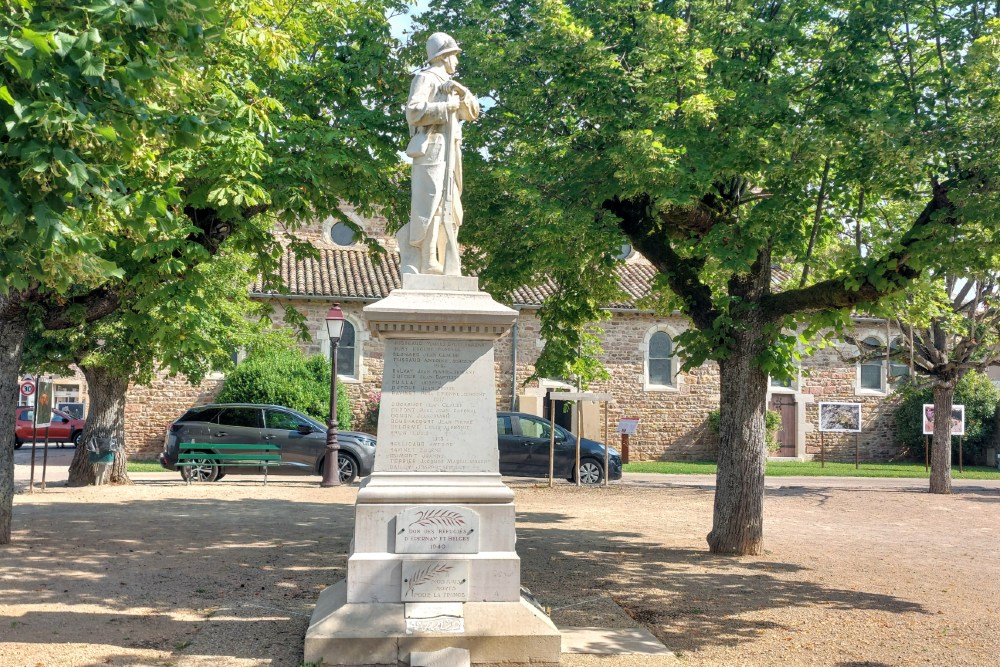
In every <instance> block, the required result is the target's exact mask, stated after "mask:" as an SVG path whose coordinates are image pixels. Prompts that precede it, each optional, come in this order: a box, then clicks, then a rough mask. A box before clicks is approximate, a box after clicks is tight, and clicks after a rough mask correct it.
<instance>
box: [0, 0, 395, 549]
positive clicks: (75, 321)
mask: <svg viewBox="0 0 1000 667" xmlns="http://www.w3.org/2000/svg"><path fill="white" fill-rule="evenodd" d="M399 4H400V2H399V0H384V1H381V0H374V1H373V0H343V1H340V2H334V3H302V2H298V1H297V0H177V1H175V0H143V1H141V2H140V1H137V2H127V3H126V2H119V1H110V2H109V1H108V0H36V1H34V2H32V1H30V0H18V1H15V2H5V3H4V5H3V8H4V10H5V19H4V21H5V30H4V31H3V32H2V33H0V51H2V52H3V53H2V56H3V57H0V117H2V118H3V121H4V127H3V129H2V130H0V134H2V142H0V145H2V146H3V148H2V150H0V198H2V201H3V208H2V210H0V321H2V322H3V323H4V325H5V327H6V328H5V331H4V334H5V335H4V336H3V337H0V390H2V391H4V392H7V393H12V392H13V388H14V385H15V384H16V373H17V370H18V367H19V365H20V355H21V351H22V350H21V348H22V344H23V341H24V337H25V335H26V334H27V332H28V331H29V330H39V329H40V328H45V329H63V328H70V327H75V326H78V325H79V324H81V323H83V322H92V321H95V320H98V319H100V318H101V317H103V316H106V315H108V314H109V313H111V312H114V311H115V310H116V309H118V308H119V306H121V305H122V303H123V300H128V301H129V304H128V306H127V311H128V312H129V313H140V314H142V313H150V312H153V311H154V310H155V309H156V308H157V307H159V305H160V304H166V303H169V304H170V305H171V306H172V307H174V308H176V309H179V310H181V311H186V310H187V309H189V308H193V309H196V310H197V309H202V308H203V306H204V301H205V299H206V298H209V296H210V295H208V296H207V295H206V294H205V293H204V291H203V290H201V289H200V288H199V285H198V278H197V275H196V267H198V266H199V265H201V264H203V263H205V262H208V261H210V260H211V258H212V257H213V256H215V255H217V254H218V253H219V252H220V250H221V249H222V247H223V245H225V247H226V249H227V250H229V251H230V252H246V253H247V254H248V256H249V257H250V258H251V260H252V262H253V264H252V266H250V267H249V269H248V275H247V278H248V279H249V277H250V276H253V275H255V274H260V275H261V277H262V279H263V281H264V283H265V285H266V286H267V287H278V286H279V282H280V281H279V280H278V276H277V267H278V261H279V258H280V256H281V254H282V252H283V251H284V249H285V246H284V245H283V244H282V243H281V242H280V240H279V238H278V236H277V235H276V233H275V225H276V223H277V224H281V225H284V226H285V227H287V228H289V229H292V230H294V227H295V226H296V225H297V224H298V223H299V222H301V221H304V220H310V219H313V218H325V217H327V216H336V217H343V214H342V213H340V211H339V208H338V207H339V206H340V205H341V204H343V203H345V202H346V203H349V204H352V205H354V206H355V207H356V208H357V209H359V210H360V211H362V212H371V211H372V210H374V209H375V208H376V207H379V206H381V207H383V208H382V209H381V210H383V211H384V212H385V213H386V214H387V215H388V216H389V217H390V218H393V217H395V216H397V213H396V212H397V211H398V210H400V207H399V206H396V205H394V203H395V202H396V201H398V200H399V199H400V198H399V197H398V194H399V193H398V190H399V185H398V184H399V174H400V166H399V160H398V156H397V149H398V145H399V143H400V138H401V137H400V133H399V132H398V131H396V129H397V128H396V127H392V126H391V123H392V121H391V120H390V118H391V117H390V116H389V115H388V114H387V111H388V110H389V109H390V108H392V110H395V107H396V99H398V95H399V94H400V92H395V91H401V90H402V89H403V88H404V87H405V83H404V77H402V76H400V75H399V73H398V72H397V67H398V63H397V62H396V60H395V59H394V58H393V56H392V50H393V45H394V44H395V42H394V39H393V38H392V37H391V35H390V34H389V30H388V24H387V21H386V16H385V11H386V9H387V8H393V7H396V6H398V5H399ZM351 224H353V223H351ZM293 247H295V248H297V249H299V250H301V251H303V252H305V251H306V249H305V246H303V245H302V244H293ZM248 281H249V280H248ZM288 312H289V313H291V314H292V315H293V316H294V315H295V313H294V311H288ZM141 316H145V315H141ZM148 334H149V336H150V337H156V336H161V337H162V336H170V335H172V333H171V330H170V328H169V327H167V328H165V329H162V330H160V331H149V332H148ZM179 340H183V339H179ZM187 340H189V341H190V338H188V339H187ZM190 344H193V343H190ZM179 347H182V346H179ZM11 411H12V408H10V409H0V443H2V447H0V474H2V477H0V543H3V542H6V541H7V540H8V539H9V525H10V508H11V505H12V494H13V477H12V475H13V468H12V465H13V464H12V451H13V450H12V446H13V445H12V443H13V431H12V427H11V425H12V423H13V420H12V416H11V414H10V413H11Z"/></svg>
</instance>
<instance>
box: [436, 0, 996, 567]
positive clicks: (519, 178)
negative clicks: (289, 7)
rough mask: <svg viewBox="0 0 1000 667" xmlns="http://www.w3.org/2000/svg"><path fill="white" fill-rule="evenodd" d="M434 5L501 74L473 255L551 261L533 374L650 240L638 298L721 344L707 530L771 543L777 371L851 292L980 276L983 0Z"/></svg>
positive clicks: (989, 124) (476, 134)
mask: <svg viewBox="0 0 1000 667" xmlns="http://www.w3.org/2000/svg"><path fill="white" fill-rule="evenodd" d="M430 7H431V8H430V10H429V12H428V13H426V14H425V15H424V16H423V17H422V22H423V25H424V26H426V28H427V29H428V31H429V30H446V31H449V32H451V33H452V34H454V35H455V36H456V37H457V38H458V40H459V42H460V44H462V46H463V48H464V49H465V53H464V54H463V57H462V64H461V68H462V76H463V79H464V82H465V83H466V84H467V85H468V86H469V88H470V89H471V90H474V91H477V92H478V93H480V94H482V95H485V96H487V97H488V98H489V100H488V103H487V104H485V105H484V108H486V110H485V111H484V113H483V115H482V117H481V119H480V122H478V123H476V124H474V125H471V126H470V127H469V128H468V131H467V134H466V143H467V145H468V146H469V150H467V151H466V155H468V156H469V158H468V160H467V163H466V173H467V174H468V176H467V179H466V188H465V192H466V193H467V194H466V195H465V207H466V209H467V210H469V211H470V215H469V216H468V217H467V220H466V222H465V224H464V225H463V228H462V240H463V241H464V242H465V243H467V244H469V245H471V246H472V247H473V248H475V251H474V252H472V253H471V254H470V255H469V256H467V264H469V265H471V266H472V267H474V268H476V269H477V270H478V271H479V273H480V276H481V278H482V280H483V282H484V284H485V285H487V286H488V287H489V288H490V289H492V290H494V291H495V292H498V293H501V294H503V293H509V292H510V291H511V290H513V289H514V288H515V287H516V286H518V285H520V284H523V283H525V282H528V283H531V282H535V283H537V282H541V281H542V280H552V281H553V282H554V283H555V284H556V285H557V287H558V288H559V294H558V296H556V297H553V298H552V299H549V300H548V301H547V302H546V304H545V305H544V307H543V309H542V311H541V316H542V318H543V327H544V328H545V329H546V331H547V332H548V333H547V334H546V340H547V343H549V344H548V345H547V346H546V350H545V351H544V352H543V353H542V356H541V358H540V359H539V361H538V367H539V370H540V372H541V373H542V374H545V373H546V372H547V369H550V368H551V369H557V370H558V369H559V368H561V367H563V366H564V365H565V363H566V360H565V358H561V357H562V356H563V355H565V354H566V353H567V352H570V351H572V350H576V349H578V348H579V340H578V339H579V336H580V334H579V332H580V331H581V329H582V325H583V324H584V323H585V322H587V321H591V320H594V319H596V318H597V317H598V313H599V311H600V309H601V307H602V306H604V305H605V304H608V303H611V302H613V300H614V296H615V294H616V275H615V267H616V260H615V255H616V254H617V252H618V249H619V248H620V247H621V244H622V242H623V241H627V242H629V243H630V244H631V245H632V246H633V247H635V248H636V249H637V250H639V251H640V252H641V253H642V254H643V255H644V256H645V257H646V258H647V259H648V260H649V261H650V262H651V263H652V264H653V266H654V267H655V268H656V269H657V271H658V273H659V276H658V278H657V280H656V281H655V285H654V293H653V294H652V295H651V297H650V300H649V303H650V305H653V306H656V307H657V308H659V309H660V310H661V311H663V312H670V310H671V309H673V308H675V307H676V308H679V309H680V310H681V311H682V312H683V313H685V314H686V315H687V316H688V317H689V318H690V319H691V322H692V325H693V326H692V327H691V328H690V329H689V330H688V331H687V332H685V333H684V334H682V335H681V336H679V337H678V344H679V345H680V346H681V347H682V348H683V349H684V353H685V355H686V362H685V365H686V367H687V368H691V367H694V366H698V365H700V364H702V363H703V362H705V361H716V362H718V363H719V367H720V374H721V377H722V381H721V382H722V412H721V416H720V429H721V438H720V440H721V444H720V459H719V468H718V470H719V473H718V477H719V479H718V484H717V489H718V492H717V494H716V503H715V519H714V522H713V523H714V527H713V532H712V533H711V534H710V536H709V544H710V547H711V549H712V550H713V551H717V552H730V553H759V552H760V550H761V549H762V525H763V523H762V513H763V504H762V493H763V474H764V465H763V464H764V447H763V441H764V430H765V426H764V422H765V419H764V413H765V405H764V402H765V396H766V389H767V382H768V376H769V375H770V376H774V377H778V378H782V377H787V376H788V375H789V374H790V372H791V370H792V369H793V368H794V362H795V356H796V355H797V354H801V351H802V350H804V351H806V352H808V351H809V349H810V347H811V346H812V345H814V344H818V343H817V341H816V340H815V339H814V336H815V335H816V334H817V333H818V332H820V331H823V330H827V331H836V330H838V329H843V328H846V327H848V326H849V325H850V318H849V314H850V311H851V309H852V308H856V307H863V306H867V305H870V304H876V303H878V301H879V300H880V299H881V298H883V297H884V296H885V295H887V294H891V293H894V292H897V291H900V290H902V289H905V288H906V287H907V286H909V285H910V284H911V283H912V282H913V281H914V280H915V279H917V278H918V277H919V276H920V275H921V274H922V273H923V272H925V271H927V270H935V271H947V270H951V271H958V272H964V273H966V274H972V273H974V269H975V268H977V267H978V266H979V265H980V263H981V261H982V256H983V253H982V252H981V251H982V249H984V248H996V247H997V246H996V241H997V233H998V228H1000V225H998V224H997V223H998V222H1000V208H998V203H1000V202H998V196H997V194H998V188H997V176H998V174H997V170H998V166H1000V160H998V149H1000V143H998V142H1000V132H998V129H1000V127H998V123H1000V113H998V111H1000V88H998V77H997V74H998V71H1000V67H998V64H1000V36H998V35H1000V21H998V17H997V15H996V12H997V8H996V7H985V8H984V7H982V6H980V5H979V4H978V3H972V4H971V5H970V4H969V3H965V2H930V3H921V4H914V3H910V2H906V1H904V0H879V1H877V2H858V1H854V0H833V1H829V0H806V1H805V2H794V3H792V2H784V1H782V0H733V1H729V2H715V1H713V0H689V1H684V0H676V1H672V0H662V1H650V0H436V1H434V2H432V3H431V5H430ZM424 34H426V33H424ZM945 245H946V246H947V247H948V252H941V248H942V246H945ZM989 252H992V251H989ZM776 268H781V269H783V271H781V272H776V271H775V269H776ZM552 337H562V338H563V339H564V341H565V342H564V343H555V342H554V341H553V340H552Z"/></svg>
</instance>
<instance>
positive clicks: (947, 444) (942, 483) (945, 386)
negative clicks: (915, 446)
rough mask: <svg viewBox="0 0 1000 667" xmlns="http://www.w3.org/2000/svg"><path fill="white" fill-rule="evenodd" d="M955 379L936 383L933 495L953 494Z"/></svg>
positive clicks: (932, 470) (931, 488)
mask: <svg viewBox="0 0 1000 667" xmlns="http://www.w3.org/2000/svg"><path fill="white" fill-rule="evenodd" d="M955 384H956V380H955V379H954V378H948V379H946V380H938V381H935V382H934V440H933V441H932V443H931V483H930V492H931V493H951V407H952V404H953V403H954V400H955Z"/></svg>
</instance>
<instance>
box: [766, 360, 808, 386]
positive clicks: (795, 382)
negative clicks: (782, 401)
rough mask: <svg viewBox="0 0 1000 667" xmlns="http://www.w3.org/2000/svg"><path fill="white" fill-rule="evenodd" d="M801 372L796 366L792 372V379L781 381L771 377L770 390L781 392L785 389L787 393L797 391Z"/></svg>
mask: <svg viewBox="0 0 1000 667" xmlns="http://www.w3.org/2000/svg"><path fill="white" fill-rule="evenodd" d="M801 370H802V369H801V368H800V367H799V366H798V365H796V366H795V369H794V370H793V371H792V377H790V378H787V379H784V380H782V379H780V378H777V377H772V378H771V389H777V390H778V391H781V390H782V389H785V390H788V391H796V390H798V388H799V373H800V372H801Z"/></svg>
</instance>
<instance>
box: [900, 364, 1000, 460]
mask: <svg viewBox="0 0 1000 667" xmlns="http://www.w3.org/2000/svg"><path fill="white" fill-rule="evenodd" d="M898 391H899V393H900V395H901V398H902V400H901V401H900V403H899V407H897V408H896V439H897V440H898V442H899V444H900V445H902V446H903V447H906V448H908V449H909V451H910V455H911V456H912V457H913V458H915V459H919V460H923V458H924V436H923V422H922V419H921V412H922V411H923V405H924V404H925V403H933V402H934V392H933V390H932V389H931V387H930V385H923V386H914V385H913V384H911V383H909V382H906V383H903V385H902V387H900V389H899V390H898ZM998 401H1000V389H998V388H997V387H996V386H994V384H993V382H991V381H990V379H989V378H988V377H986V375H985V374H983V373H977V372H975V371H970V372H968V373H966V375H965V377H963V378H962V379H961V380H959V381H958V384H957V385H956V387H955V405H964V406H965V443H964V445H963V448H964V454H963V458H964V460H965V461H966V462H971V461H975V460H978V459H979V458H980V456H981V455H982V452H983V450H985V449H986V448H987V447H989V446H990V441H991V439H992V438H993V427H994V423H993V422H994V419H993V415H994V412H995V411H996V407H997V402H998ZM951 442H952V458H953V459H954V460H955V461H957V460H958V438H952V439H951Z"/></svg>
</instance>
